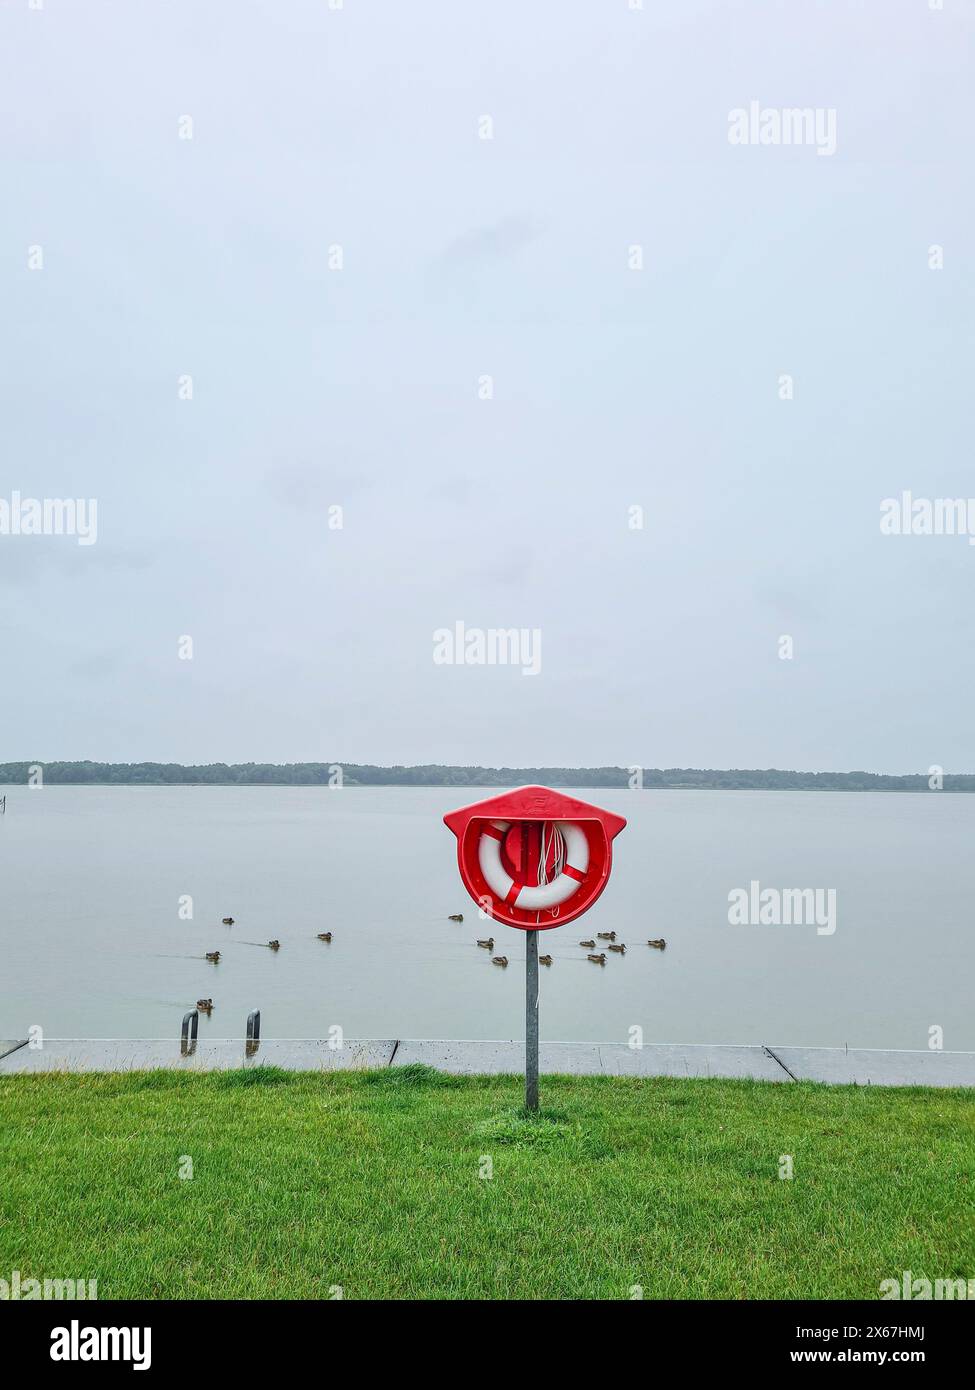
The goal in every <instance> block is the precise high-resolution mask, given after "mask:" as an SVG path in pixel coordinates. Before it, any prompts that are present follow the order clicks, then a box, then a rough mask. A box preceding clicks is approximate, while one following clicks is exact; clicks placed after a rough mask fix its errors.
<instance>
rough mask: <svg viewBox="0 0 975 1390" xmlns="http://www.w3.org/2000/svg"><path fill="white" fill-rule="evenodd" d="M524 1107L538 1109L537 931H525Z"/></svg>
mask: <svg viewBox="0 0 975 1390" xmlns="http://www.w3.org/2000/svg"><path fill="white" fill-rule="evenodd" d="M525 1109H526V1110H537V1109H538V932H537V931H526V932H525Z"/></svg>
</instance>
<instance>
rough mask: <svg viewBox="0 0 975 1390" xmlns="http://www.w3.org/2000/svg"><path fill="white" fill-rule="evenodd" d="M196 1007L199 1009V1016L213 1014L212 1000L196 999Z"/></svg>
mask: <svg viewBox="0 0 975 1390" xmlns="http://www.w3.org/2000/svg"><path fill="white" fill-rule="evenodd" d="M196 1007H197V1008H198V1009H199V1011H200V1013H201V1014H210V1013H213V1000H212V999H198V1000H197V1001H196Z"/></svg>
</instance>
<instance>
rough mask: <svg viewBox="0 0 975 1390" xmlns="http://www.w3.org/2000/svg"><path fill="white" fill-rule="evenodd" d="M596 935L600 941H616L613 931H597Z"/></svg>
mask: <svg viewBox="0 0 975 1390" xmlns="http://www.w3.org/2000/svg"><path fill="white" fill-rule="evenodd" d="M596 935H597V936H598V937H599V939H600V941H615V940H616V933H615V932H614V931H598V932H597V933H596Z"/></svg>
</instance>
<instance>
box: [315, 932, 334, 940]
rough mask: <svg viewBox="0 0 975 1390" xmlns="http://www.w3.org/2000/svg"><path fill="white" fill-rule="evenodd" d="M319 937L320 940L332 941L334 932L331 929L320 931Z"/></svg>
mask: <svg viewBox="0 0 975 1390" xmlns="http://www.w3.org/2000/svg"><path fill="white" fill-rule="evenodd" d="M318 939H319V941H331V939H332V933H331V932H330V931H320V932H319V933H318Z"/></svg>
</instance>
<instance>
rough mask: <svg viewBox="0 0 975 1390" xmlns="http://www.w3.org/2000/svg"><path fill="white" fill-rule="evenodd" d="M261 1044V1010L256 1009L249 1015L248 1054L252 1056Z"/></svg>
mask: <svg viewBox="0 0 975 1390" xmlns="http://www.w3.org/2000/svg"><path fill="white" fill-rule="evenodd" d="M260 1045H261V1011H260V1009H254V1010H253V1011H252V1012H251V1013H249V1014H248V1015H247V1055H248V1057H249V1056H251V1055H252V1054H253V1053H255V1052H256V1051H257V1049H258V1048H259V1047H260Z"/></svg>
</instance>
